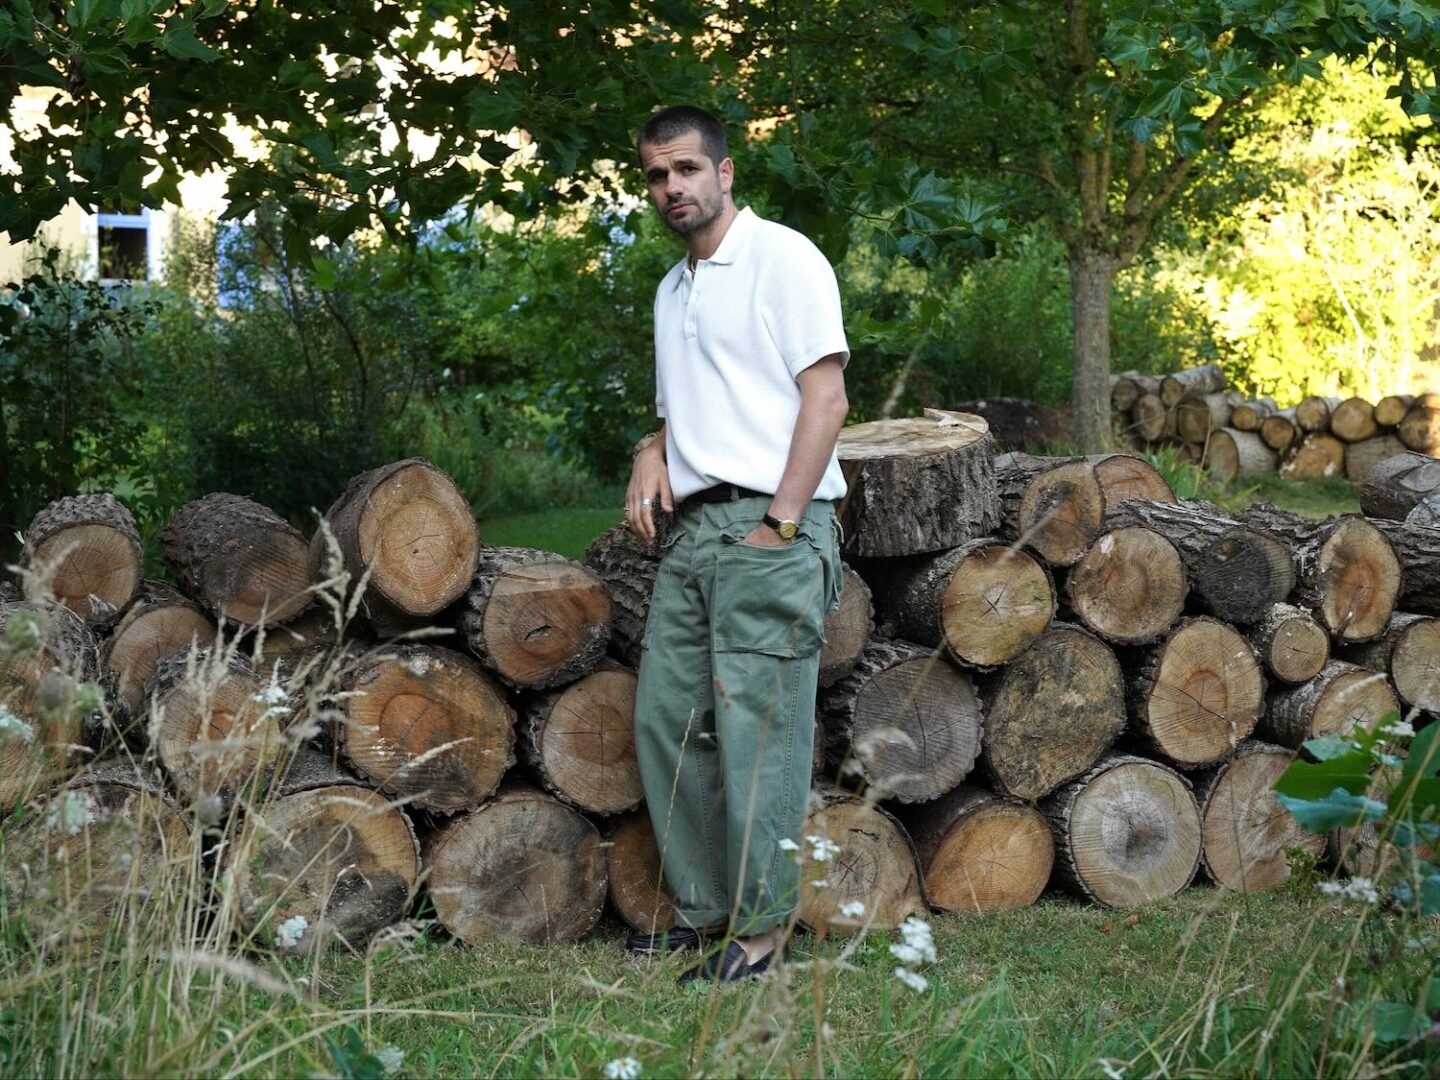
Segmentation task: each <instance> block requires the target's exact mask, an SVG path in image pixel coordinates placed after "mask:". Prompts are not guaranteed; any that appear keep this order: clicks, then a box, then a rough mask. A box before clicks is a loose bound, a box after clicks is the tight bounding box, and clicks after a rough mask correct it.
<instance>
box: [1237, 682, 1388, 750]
mask: <svg viewBox="0 0 1440 1080" xmlns="http://www.w3.org/2000/svg"><path fill="white" fill-rule="evenodd" d="M1399 708H1400V703H1399V701H1397V700H1396V699H1395V694H1394V692H1393V691H1392V690H1391V689H1390V684H1389V683H1388V681H1387V680H1386V678H1385V676H1384V675H1383V674H1381V673H1379V672H1375V671H1370V670H1368V669H1366V668H1362V667H1357V666H1356V665H1354V664H1347V663H1346V662H1345V661H1343V660H1331V661H1330V662H1329V663H1328V664H1326V665H1325V667H1324V669H1323V670H1321V672H1320V674H1319V675H1316V676H1315V678H1313V679H1311V680H1310V681H1309V682H1305V683H1301V684H1300V685H1299V686H1285V687H1279V688H1277V689H1274V690H1272V691H1270V703H1269V708H1268V710H1267V711H1266V714H1265V719H1264V721H1263V722H1262V723H1261V724H1260V726H1259V728H1258V729H1257V730H1256V734H1257V735H1258V736H1259V737H1260V738H1261V739H1263V740H1264V741H1265V742H1270V743H1276V744H1278V745H1280V746H1288V747H1290V748H1291V749H1296V750H1298V749H1299V748H1300V746H1301V745H1302V744H1303V743H1305V742H1306V741H1307V740H1308V739H1316V738H1319V737H1320V736H1321V735H1341V736H1344V735H1348V734H1350V732H1351V731H1353V730H1354V729H1355V727H1356V726H1357V725H1359V726H1363V727H1369V726H1370V725H1372V724H1374V723H1375V722H1376V721H1377V720H1379V719H1380V718H1381V717H1382V716H1384V715H1385V714H1386V713H1390V712H1397V711H1399Z"/></svg>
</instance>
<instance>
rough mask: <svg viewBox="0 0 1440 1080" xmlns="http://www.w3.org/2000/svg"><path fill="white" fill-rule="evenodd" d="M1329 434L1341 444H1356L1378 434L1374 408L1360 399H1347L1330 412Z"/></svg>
mask: <svg viewBox="0 0 1440 1080" xmlns="http://www.w3.org/2000/svg"><path fill="white" fill-rule="evenodd" d="M1330 434H1332V435H1334V436H1335V437H1336V438H1337V439H1339V440H1340V441H1341V442H1347V443H1357V442H1363V441H1364V440H1365V439H1373V438H1374V437H1375V436H1376V435H1378V434H1380V425H1379V424H1378V423H1377V422H1376V421H1375V406H1374V405H1372V404H1370V402H1368V401H1366V400H1365V399H1364V398H1362V397H1349V398H1346V399H1345V400H1344V401H1342V402H1340V404H1339V405H1336V406H1335V408H1334V409H1332V410H1331V412H1330Z"/></svg>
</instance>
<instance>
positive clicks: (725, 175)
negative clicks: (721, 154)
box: [720, 157, 735, 195]
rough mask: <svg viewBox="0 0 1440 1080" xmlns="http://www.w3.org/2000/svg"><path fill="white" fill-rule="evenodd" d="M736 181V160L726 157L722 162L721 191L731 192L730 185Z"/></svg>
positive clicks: (727, 193)
mask: <svg viewBox="0 0 1440 1080" xmlns="http://www.w3.org/2000/svg"><path fill="white" fill-rule="evenodd" d="M733 183H735V160H734V159H733V158H728V157H727V158H726V159H725V160H724V161H722V162H720V193H721V194H722V195H729V194H730V186H731V185H732V184H733Z"/></svg>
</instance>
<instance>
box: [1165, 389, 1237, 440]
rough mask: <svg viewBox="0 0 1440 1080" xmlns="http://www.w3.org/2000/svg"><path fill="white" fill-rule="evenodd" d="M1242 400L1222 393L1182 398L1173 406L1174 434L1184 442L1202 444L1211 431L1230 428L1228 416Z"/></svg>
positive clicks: (1235, 395)
mask: <svg viewBox="0 0 1440 1080" xmlns="http://www.w3.org/2000/svg"><path fill="white" fill-rule="evenodd" d="M1244 400H1245V399H1244V397H1242V396H1241V395H1240V394H1236V393H1233V392H1224V391H1222V392H1219V393H1212V394H1197V395H1194V396H1191V397H1185V398H1182V399H1181V400H1180V401H1179V402H1178V403H1177V404H1176V405H1175V432H1176V434H1177V435H1179V436H1180V438H1181V439H1183V440H1184V441H1185V442H1193V443H1203V442H1204V441H1205V440H1206V439H1208V438H1209V437H1210V433H1211V432H1212V431H1219V430H1220V429H1221V428H1223V427H1229V426H1230V414H1231V413H1232V412H1234V410H1235V406H1236V405H1239V404H1241V403H1242V402H1244Z"/></svg>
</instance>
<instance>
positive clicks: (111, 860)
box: [0, 765, 195, 948]
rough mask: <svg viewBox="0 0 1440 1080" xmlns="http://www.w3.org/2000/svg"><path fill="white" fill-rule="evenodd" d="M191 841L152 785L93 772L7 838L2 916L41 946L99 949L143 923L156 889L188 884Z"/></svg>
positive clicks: (114, 770)
mask: <svg viewBox="0 0 1440 1080" xmlns="http://www.w3.org/2000/svg"><path fill="white" fill-rule="evenodd" d="M188 838H189V829H188V827H187V826H186V823H185V818H184V816H183V815H182V814H181V813H180V811H179V810H178V809H177V808H176V807H175V804H174V801H173V800H172V799H170V797H169V796H168V795H166V794H165V792H164V789H163V788H162V787H161V785H160V782H159V780H158V778H156V777H153V776H150V775H149V774H147V773H143V772H141V771H139V770H137V769H135V768H134V767H133V766H130V765H125V766H118V765H111V766H104V767H100V768H96V769H93V770H91V771H89V772H87V773H85V774H84V775H82V776H80V777H77V778H76V779H75V780H73V781H72V782H71V783H70V784H68V785H66V786H65V787H63V788H61V789H59V790H58V791H53V792H49V793H46V794H43V795H40V796H39V797H37V798H36V799H35V801H34V802H33V803H31V804H30V806H29V808H28V813H27V815H26V818H25V820H24V822H23V823H22V824H21V825H20V827H19V828H17V829H14V830H13V831H10V832H9V834H8V835H7V836H6V843H5V861H4V866H3V869H0V889H3V892H4V897H5V906H6V909H7V911H8V913H9V916H10V918H11V919H13V920H16V921H18V922H20V923H22V924H23V925H24V926H25V927H26V928H27V929H28V931H29V933H30V935H31V937H32V938H33V939H34V940H36V941H38V942H39V943H40V944H41V945H42V946H43V947H46V948H53V947H55V946H56V945H59V944H63V943H74V944H84V943H92V944H93V943H96V942H98V941H99V940H100V939H101V938H102V937H103V936H104V935H105V934H106V933H107V932H109V931H111V930H112V929H116V928H124V927H126V926H130V925H133V924H134V923H136V922H138V921H139V920H141V919H143V918H144V917H145V915H146V911H147V909H149V908H150V907H151V906H152V905H153V904H154V903H155V902H156V899H157V898H156V892H155V890H156V886H157V885H158V884H160V883H163V882H166V881H171V880H176V879H181V880H188V879H189V876H190V875H189V873H187V871H188V870H190V868H189V867H187V866H186V863H187V861H189V860H191V859H193V858H194V855H195V852H194V851H193V850H192V849H191V848H190V846H189V844H188Z"/></svg>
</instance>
